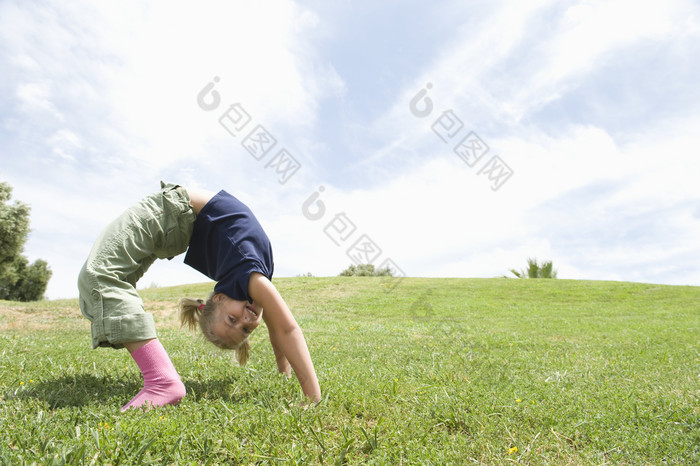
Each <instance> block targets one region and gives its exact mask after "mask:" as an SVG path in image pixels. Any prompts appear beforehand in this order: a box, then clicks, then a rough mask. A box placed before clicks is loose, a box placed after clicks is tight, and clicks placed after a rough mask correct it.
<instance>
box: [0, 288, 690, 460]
mask: <svg viewBox="0 0 700 466" xmlns="http://www.w3.org/2000/svg"><path fill="white" fill-rule="evenodd" d="M274 282H275V284H276V286H277V287H278V289H279V290H280V291H281V293H282V295H283V296H284V297H285V299H286V300H287V302H288V304H289V305H290V307H291V308H292V310H293V312H294V314H295V316H296V317H297V320H298V321H299V323H300V324H301V326H302V328H303V329H304V333H305V336H306V339H307V341H308V343H309V347H310V350H311V355H312V358H313V360H314V364H315V366H316V371H317V373H318V376H319V381H320V383H321V389H322V391H323V401H322V402H321V403H320V404H319V405H318V406H316V407H313V408H310V409H307V410H303V409H301V408H299V407H298V403H299V402H300V401H301V396H300V390H299V386H298V384H297V383H296V381H295V380H292V381H288V380H285V379H284V378H283V377H280V376H278V375H277V374H276V373H275V372H276V371H275V364H274V357H273V355H272V350H271V348H270V345H269V343H268V341H267V335H266V333H267V332H266V329H265V327H264V326H261V328H259V329H258V330H257V331H256V332H255V334H254V335H253V337H252V343H253V351H252V357H251V361H250V362H249V364H248V365H247V366H246V367H245V368H240V367H237V366H235V365H234V364H233V361H232V359H231V357H230V355H228V354H226V353H223V352H221V351H219V350H217V349H215V348H214V347H212V346H211V345H209V344H207V343H205V342H203V341H202V340H201V339H200V338H199V337H197V336H194V335H191V334H188V333H186V332H184V331H182V330H179V328H178V324H177V319H176V315H175V304H176V302H177V299H178V298H179V297H181V296H192V297H202V298H204V297H205V296H206V294H207V293H208V292H209V290H210V289H211V285H210V284H200V285H189V286H182V287H170V288H156V289H147V290H142V291H141V294H142V296H143V297H144V300H145V303H146V308H147V310H148V311H149V312H152V313H154V315H155V318H156V322H157V325H158V329H159V336H160V339H161V341H163V344H164V346H165V347H166V348H167V349H168V351H169V353H170V355H171V357H172V359H173V362H174V363H175V366H176V367H177V369H178V371H179V373H180V375H181V376H182V378H183V381H184V383H185V386H186V387H187V391H188V395H187V397H186V398H185V399H184V400H183V402H182V403H181V404H180V405H178V406H168V407H165V408H157V409H153V410H150V411H146V412H142V411H136V410H132V411H130V412H128V413H126V414H120V413H119V407H120V406H121V405H122V404H124V403H125V402H127V401H128V400H129V399H130V398H131V397H132V396H133V395H134V394H135V393H136V392H138V390H139V389H140V388H141V376H140V374H139V372H138V369H137V368H136V366H135V364H134V363H133V361H132V360H131V358H130V357H129V356H128V354H127V353H126V351H113V350H109V349H98V350H95V351H93V350H91V349H90V335H89V325H88V322H87V321H86V320H84V319H83V318H82V317H81V316H80V311H79V310H78V307H77V301H76V300H61V301H46V302H39V303H29V304H20V303H9V302H0V432H3V435H2V443H1V444H0V461H1V462H3V463H7V464H18V463H20V462H22V461H24V462H38V463H41V464H50V463H61V464H64V463H73V464H83V463H91V462H92V463H96V464H103V463H112V464H116V463H139V462H146V463H162V464H178V463H188V462H191V463H196V464H203V463H207V462H209V463H211V464H216V463H221V464H238V463H245V464H249V463H276V462H286V463H291V464H309V463H329V464H335V463H347V464H366V463H378V464H401V463H404V464H405V463H421V462H423V463H432V464H446V463H452V464H463V463H467V462H477V463H488V464H493V463H506V462H510V461H515V462H524V463H533V464H551V463H559V464H561V463H573V464H589V463H595V464H601V463H608V462H613V463H649V464H658V463H661V462H670V463H698V461H699V460H700V433H699V432H700V422H699V420H700V403H699V398H700V379H699V376H700V345H699V344H698V341H700V331H699V324H700V309H699V307H700V288H698V287H675V286H660V285H650V284H637V283H623V282H598V281H574V280H517V279H434V278H430V279H429V278H405V279H403V280H401V281H400V282H398V284H397V282H396V281H386V279H385V278H381V277H334V278H306V277H304V278H281V279H276V280H275V281H274Z"/></svg>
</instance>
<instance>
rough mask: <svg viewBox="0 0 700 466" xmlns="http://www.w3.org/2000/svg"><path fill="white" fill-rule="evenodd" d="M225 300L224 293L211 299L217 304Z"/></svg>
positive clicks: (217, 294)
mask: <svg viewBox="0 0 700 466" xmlns="http://www.w3.org/2000/svg"><path fill="white" fill-rule="evenodd" d="M224 298H225V296H224V294H223V293H216V294H215V295H214V296H212V297H211V300H212V301H214V302H215V303H220V302H221V301H222V300H223V299H224Z"/></svg>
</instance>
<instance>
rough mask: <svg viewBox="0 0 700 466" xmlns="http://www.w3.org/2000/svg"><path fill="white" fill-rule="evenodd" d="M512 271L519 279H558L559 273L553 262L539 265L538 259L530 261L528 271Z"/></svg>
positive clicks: (528, 261)
mask: <svg viewBox="0 0 700 466" xmlns="http://www.w3.org/2000/svg"><path fill="white" fill-rule="evenodd" d="M510 271H511V272H512V273H513V275H515V276H516V277H518V278H557V271H556V270H555V269H554V264H553V263H552V261H546V262H542V264H538V263H537V259H528V260H527V270H521V271H517V270H515V269H510Z"/></svg>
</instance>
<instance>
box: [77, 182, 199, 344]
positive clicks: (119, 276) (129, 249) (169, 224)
mask: <svg viewBox="0 0 700 466" xmlns="http://www.w3.org/2000/svg"><path fill="white" fill-rule="evenodd" d="M195 217H196V215H195V213H194V209H193V208H192V206H190V198H189V196H188V194H187V191H186V190H185V188H183V187H181V186H177V185H173V184H167V185H166V184H165V183H163V182H161V190H160V191H158V192H157V193H154V194H151V195H150V196H148V197H146V198H144V199H142V200H141V201H140V202H138V203H137V204H136V205H134V206H132V207H131V208H129V209H128V210H127V211H126V212H124V213H123V214H122V215H121V216H119V217H118V218H117V219H116V220H114V221H113V222H112V223H110V224H109V225H108V226H107V228H105V230H104V231H103V232H102V233H101V234H100V236H99V237H98V239H97V241H96V242H95V245H94V246H93V247H92V250H91V251H90V255H89V256H88V258H87V261H86V262H85V264H84V265H83V268H82V269H81V271H80V274H79V276H78V290H79V293H80V295H79V296H80V298H79V300H80V310H81V312H82V313H83V315H84V316H85V317H87V318H88V319H89V320H90V322H91V326H90V330H91V333H92V347H93V348H97V347H98V346H110V347H113V348H123V347H124V344H123V343H124V342H130V341H141V340H148V339H151V338H156V328H155V324H154V322H153V316H152V315H151V314H148V313H146V312H145V311H144V308H143V301H142V300H141V297H140V296H139V294H138V293H137V292H136V282H137V281H138V280H139V278H141V277H142V276H143V274H144V273H146V270H148V268H149V267H150V266H151V265H152V264H153V262H155V260H156V259H165V258H168V259H172V258H173V257H175V256H177V255H178V254H181V253H183V252H185V250H186V249H187V246H188V244H189V241H190V237H191V236H192V228H193V226H194V221H195Z"/></svg>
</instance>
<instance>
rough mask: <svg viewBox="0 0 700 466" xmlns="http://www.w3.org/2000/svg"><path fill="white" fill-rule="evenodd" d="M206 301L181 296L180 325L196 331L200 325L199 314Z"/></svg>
mask: <svg viewBox="0 0 700 466" xmlns="http://www.w3.org/2000/svg"><path fill="white" fill-rule="evenodd" d="M204 305H205V303H204V301H202V300H201V299H192V298H181V299H180V301H179V302H178V307H179V309H180V327H185V328H187V329H189V330H192V331H195V330H197V327H198V326H199V316H200V315H201V314H202V309H203V308H204Z"/></svg>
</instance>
